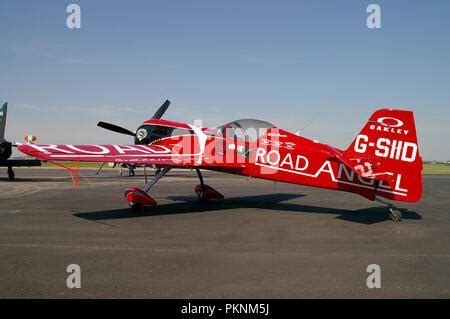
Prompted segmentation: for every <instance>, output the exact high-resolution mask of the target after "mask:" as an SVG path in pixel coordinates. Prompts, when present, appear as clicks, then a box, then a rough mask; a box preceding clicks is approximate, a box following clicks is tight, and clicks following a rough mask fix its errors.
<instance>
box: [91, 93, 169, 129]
mask: <svg viewBox="0 0 450 319" xmlns="http://www.w3.org/2000/svg"><path fill="white" fill-rule="evenodd" d="M169 105H170V101H169V100H166V101H165V102H164V103H163V104H162V105H161V106H160V107H159V109H158V110H157V111H156V112H155V114H153V116H152V119H160V118H161V117H162V116H163V115H164V113H166V111H167V108H168V107H169ZM97 126H100V127H102V128H104V129H107V130H110V131H113V132H116V133H120V134H125V135H130V136H135V135H136V133H134V132H132V131H130V130H128V129H126V128H123V127H121V126H118V125H115V124H111V123H106V122H101V121H100V122H98V123H97Z"/></svg>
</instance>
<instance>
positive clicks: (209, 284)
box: [0, 168, 450, 298]
mask: <svg viewBox="0 0 450 319" xmlns="http://www.w3.org/2000/svg"><path fill="white" fill-rule="evenodd" d="M0 173H1V176H2V177H1V178H0V297H3V298H5V297H8V298H11V297H19V298H22V297H25V298H31V297H35V298H42V297H46V298H80V297H84V298H95V297H107V298H110V297H113V298H128V297H135V298H163V297H168V298H221V297H229V298H431V297H436V298H449V297H450V209H449V207H450V176H445V175H441V176H438V175H426V176H424V196H423V200H422V201H420V202H419V203H417V204H405V203H396V204H397V206H398V207H399V208H402V209H403V211H404V212H403V221H401V222H393V221H390V220H389V219H388V213H387V209H386V208H385V207H383V206H381V205H380V204H379V203H377V202H370V201H368V200H366V199H364V198H362V197H359V196H357V195H354V194H348V193H343V192H334V191H327V190H321V189H315V188H309V187H302V186H297V185H289V184H281V183H273V182H269V181H263V180H255V179H251V180H248V179H246V178H245V177H240V176H232V175H225V174H219V173H212V172H207V173H205V181H206V183H207V184H209V185H211V186H213V187H214V188H216V189H217V190H219V191H220V192H222V193H223V194H224V195H225V197H226V198H225V199H224V200H222V201H215V202H210V203H199V202H198V200H197V197H196V195H195V194H194V186H195V185H196V184H197V183H198V182H197V178H196V175H195V172H190V171H179V172H170V173H169V174H168V177H165V178H163V179H161V180H160V181H159V182H158V184H157V185H156V186H155V187H154V188H152V190H151V192H150V193H151V196H152V197H153V198H155V199H156V200H157V201H158V204H159V205H158V206H157V207H154V208H148V209H145V210H144V211H141V212H134V211H132V210H130V209H129V208H128V205H127V203H126V201H125V200H124V198H123V190H124V189H125V188H126V187H128V186H142V185H143V178H142V176H136V177H133V178H131V177H128V176H118V172H117V171H114V170H106V171H104V172H102V175H101V176H99V177H93V176H90V175H92V174H93V173H94V171H93V170H86V171H83V174H84V175H88V176H89V178H88V179H89V182H86V181H84V180H81V181H80V187H79V188H78V189H74V188H73V186H72V183H71V181H70V178H69V177H67V173H66V172H64V171H62V170H59V169H43V168H40V169H31V168H30V169H25V168H24V169H17V170H16V178H17V180H16V181H15V182H8V181H7V180H6V177H4V175H5V174H4V172H3V171H0ZM138 174H141V172H138ZM69 264H78V265H79V266H80V267H81V288H80V289H69V288H67V286H66V278H67V276H68V275H69V274H68V273H67V272H66V267H67V265H69ZM369 264H378V265H379V266H380V267H381V288H379V289H376V288H375V289H369V288H367V285H366V278H367V276H368V275H369V273H367V272H366V267H367V266H368V265H369Z"/></svg>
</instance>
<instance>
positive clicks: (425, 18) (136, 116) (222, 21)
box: [0, 0, 450, 160]
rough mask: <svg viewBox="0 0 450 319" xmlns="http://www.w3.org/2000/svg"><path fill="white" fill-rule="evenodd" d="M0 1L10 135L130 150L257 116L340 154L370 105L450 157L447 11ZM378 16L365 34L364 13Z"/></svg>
mask: <svg viewBox="0 0 450 319" xmlns="http://www.w3.org/2000/svg"><path fill="white" fill-rule="evenodd" d="M73 2H74V3H77V4H79V5H80V7H81V29H72V30H71V29H68V28H67V27H66V17H67V15H68V14H67V13H66V7H67V5H68V4H70V3H71V2H70V1H62V0H57V1H56V0H55V1H17V0H15V1H12V0H11V1H7V0H0V39H1V41H0V102H3V101H8V102H9V104H10V108H9V112H8V113H9V114H8V124H7V137H8V139H10V140H13V141H14V140H17V141H21V140H22V137H23V136H24V135H25V134H28V133H33V134H35V135H37V136H38V138H39V142H42V143H79V144H81V143H113V142H115V143H130V142H131V139H129V138H128V137H126V136H120V135H117V134H114V133H110V132H108V131H105V130H102V129H100V128H98V127H96V123H97V122H98V121H99V120H103V121H107V122H113V123H117V124H119V125H123V126H125V127H127V128H130V129H132V130H134V129H135V128H136V127H137V126H138V125H139V123H140V122H142V121H143V120H145V119H147V118H148V117H150V116H151V115H152V114H153V113H154V111H155V110H156V108H157V107H158V106H159V105H160V104H161V103H162V102H163V101H164V100H165V99H166V98H169V99H170V100H171V101H172V105H171V107H170V108H169V111H168V112H167V113H166V116H165V117H166V118H168V119H173V120H180V121H185V122H192V121H194V120H195V119H202V120H203V123H204V125H205V126H216V125H220V124H222V123H224V122H227V121H230V120H233V119H237V118H248V117H251V118H261V119H264V120H268V121H270V122H272V123H275V124H277V125H278V126H280V127H282V128H285V129H288V130H291V131H294V132H295V131H298V130H299V129H300V128H302V127H304V126H305V125H306V124H307V123H309V122H310V121H311V120H312V119H314V118H315V120H314V121H313V122H312V123H311V124H309V125H308V126H307V127H306V128H305V129H304V130H303V135H305V136H306V137H310V138H315V139H318V140H320V141H321V142H324V143H327V144H331V145H333V146H336V147H340V148H346V147H347V146H348V145H349V144H350V143H351V141H352V140H353V139H354V138H355V136H356V135H357V133H358V131H359V130H360V129H361V127H362V125H363V124H364V122H365V121H366V120H367V119H368V117H369V116H370V114H372V113H373V112H374V111H375V110H376V109H377V108H382V107H390V108H400V109H410V110H413V111H414V112H415V117H416V125H417V130H418V134H419V147H420V149H421V153H422V156H423V157H424V158H425V159H440V160H447V159H450V142H449V138H450V59H449V57H450V41H449V40H450V1H445V0H442V1H400V0H396V1H332V0H328V1H317V0H316V1H313V0H311V1H261V0H259V1H242V0H241V1H230V0H228V1H213V0H209V1H164V2H162V1H98V0H89V1H87V0H78V1H73ZM370 3H376V4H378V5H380V7H381V23H382V28H381V29H372V30H371V29H368V28H367V26H366V18H367V16H368V15H369V14H368V13H366V7H367V5H368V4H370Z"/></svg>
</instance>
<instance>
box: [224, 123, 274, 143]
mask: <svg viewBox="0 0 450 319" xmlns="http://www.w3.org/2000/svg"><path fill="white" fill-rule="evenodd" d="M274 126H275V125H273V124H271V123H269V122H266V121H261V120H255V119H242V120H237V121H234V122H230V123H227V124H224V125H222V126H220V127H219V128H218V130H217V134H218V135H219V136H224V137H225V136H226V137H227V138H236V139H238V140H242V141H249V142H254V141H256V140H258V139H259V138H260V137H261V136H262V135H264V133H266V131H267V130H268V129H270V128H272V127H274Z"/></svg>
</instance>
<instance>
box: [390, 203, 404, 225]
mask: <svg viewBox="0 0 450 319" xmlns="http://www.w3.org/2000/svg"><path fill="white" fill-rule="evenodd" d="M389 218H390V219H391V220H393V221H396V222H398V221H401V220H402V212H400V211H399V210H398V209H397V208H395V207H393V206H391V207H389Z"/></svg>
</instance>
